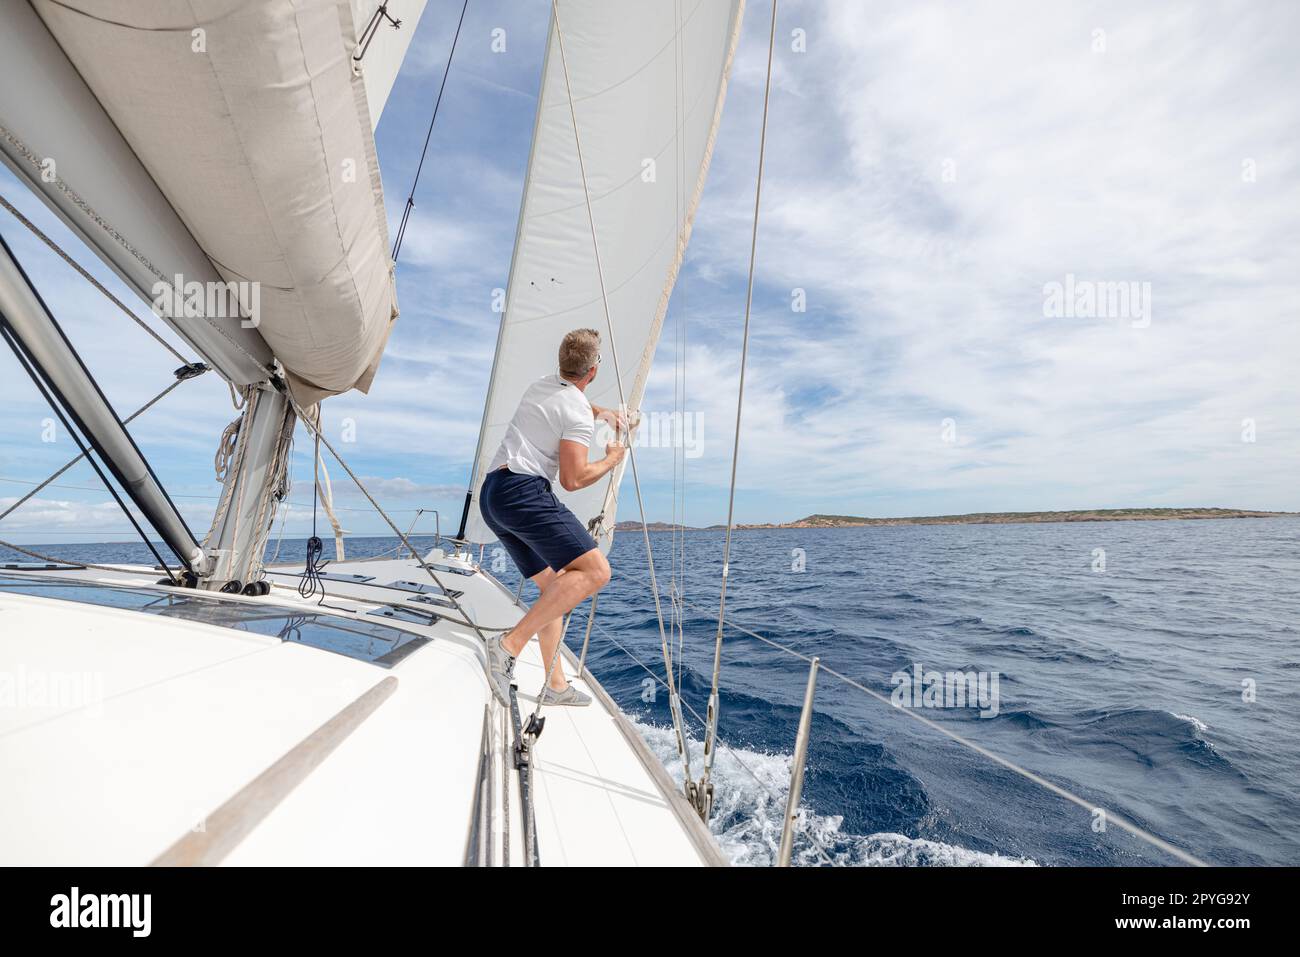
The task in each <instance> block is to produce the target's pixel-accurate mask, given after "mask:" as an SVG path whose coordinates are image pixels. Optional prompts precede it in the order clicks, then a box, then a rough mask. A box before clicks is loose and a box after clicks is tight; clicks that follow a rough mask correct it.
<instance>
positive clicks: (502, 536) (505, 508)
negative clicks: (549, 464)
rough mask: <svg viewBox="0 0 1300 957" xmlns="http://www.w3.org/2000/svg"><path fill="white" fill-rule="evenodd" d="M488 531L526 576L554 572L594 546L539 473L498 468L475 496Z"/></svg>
mask: <svg viewBox="0 0 1300 957" xmlns="http://www.w3.org/2000/svg"><path fill="white" fill-rule="evenodd" d="M478 495H479V497H478V510H479V514H481V515H482V516H483V521H484V522H486V523H487V527H488V528H490V529H492V531H493V532H495V533H496V536H497V538H498V539H499V540H500V542H501V544H502V545H503V546H504V547H505V550H506V551H507V552H509V553H510V557H511V558H513V559H514V561H515V564H516V565H518V566H519V571H520V572H522V573H523V576H524V577H525V578H532V577H533V576H534V575H536V574H537V573H538V572H540V571H542V569H544V568H547V567H550V568H553V569H555V570H556V571H557V572H558V571H559V570H560V569H562V568H565V567H566V566H568V565H569V563H570V562H572V561H573V560H574V559H575V558H578V557H579V556H581V555H585V554H586V553H587V552H589V551H591V550H592V549H593V548H595V547H596V540H595V539H594V538H592V537H591V535H590V534H589V533H588V532H587V530H586V529H585V528H583V527H582V522H580V521H579V520H578V516H576V515H574V514H573V513H572V512H571V511H569V510H568V509H567V508H566V507H565V506H564V505H563V504H562V503H561V502H560V500H559V499H558V498H556V497H555V493H554V492H552V491H551V483H550V482H548V481H547V480H546V479H544V478H542V477H541V476H540V475H520V474H518V473H517V472H511V471H510V470H509V469H496V470H494V471H493V472H492V474H490V475H489V476H488V477H487V478H486V479H485V480H484V481H483V487H482V488H481V489H480V490H479V493H478Z"/></svg>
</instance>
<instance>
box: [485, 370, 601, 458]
mask: <svg viewBox="0 0 1300 957" xmlns="http://www.w3.org/2000/svg"><path fill="white" fill-rule="evenodd" d="M595 430H596V426H595V421H594V419H593V417H592V413H591V403H590V402H589V401H588V400H587V396H586V395H585V394H584V393H583V391H582V390H581V389H579V388H578V387H577V386H576V385H574V384H573V383H572V382H568V381H566V380H565V379H564V378H563V377H562V376H560V375H559V374H558V373H552V374H551V375H548V376H543V377H542V378H540V379H538V380H537V381H536V382H534V383H533V384H532V385H530V386H529V387H528V391H526V392H525V393H524V397H523V398H522V399H520V400H519V408H518V409H516V410H515V415H514V418H512V419H511V420H510V425H509V426H507V428H506V434H505V437H504V438H503V439H502V440H501V447H500V448H498V449H497V454H496V455H494V456H492V464H491V465H489V466H488V472H489V473H491V472H495V471H496V470H497V469H499V468H500V467H501V466H503V465H505V466H508V467H509V468H510V471H512V472H517V473H519V474H520V475H540V476H541V477H542V478H544V479H547V480H549V481H551V482H558V481H559V479H560V440H561V439H568V440H569V441H570V442H578V443H580V444H582V445H585V446H590V445H591V437H592V435H593V434H595Z"/></svg>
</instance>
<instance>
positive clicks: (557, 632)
mask: <svg viewBox="0 0 1300 957" xmlns="http://www.w3.org/2000/svg"><path fill="white" fill-rule="evenodd" d="M559 574H560V575H563V574H564V572H560V573H559ZM556 577H557V575H556V572H555V571H554V570H552V569H550V568H543V569H542V570H541V571H540V572H538V573H537V574H536V575H534V576H533V579H532V581H533V584H534V585H536V586H537V590H538V591H539V592H542V591H545V590H546V589H547V588H548V587H550V584H551V582H553V581H554V580H555V578H556ZM563 637H564V617H563V616H561V617H559V618H554V619H552V620H551V621H548V622H547V623H546V624H544V625H542V627H541V628H539V629H538V631H537V643H538V645H540V646H541V651H542V668H543V669H546V668H550V669H551V672H550V678H549V680H548V681H547V684H549V685H550V686H551V689H552V690H554V691H563V690H564V689H565V688H567V687H568V686H569V682H568V681H567V680H566V679H565V677H564V664H563V662H561V661H560V659H559V658H558V657H555V652H556V651H557V650H558V648H559V645H560V639H561V638H563ZM525 644H527V642H525ZM507 650H509V649H507ZM519 650H520V651H522V650H523V648H522V646H521V647H520V649H519ZM553 657H554V658H555V664H554V666H552V665H551V659H552V658H553Z"/></svg>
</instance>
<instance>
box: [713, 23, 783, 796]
mask: <svg viewBox="0 0 1300 957" xmlns="http://www.w3.org/2000/svg"><path fill="white" fill-rule="evenodd" d="M776 6H777V0H772V25H771V28H770V32H769V34H768V41H767V78H766V80H765V81H764V84H763V125H762V129H761V131H760V132H759V137H758V177H757V179H756V180H755V183H754V221H753V225H752V227H751V228H750V234H749V281H748V284H747V288H746V292H745V326H744V332H743V334H742V337H741V343H740V383H739V386H738V388H737V390H736V433H735V435H734V436H733V437H732V446H731V487H730V490H729V491H728V493H727V537H726V540H725V542H724V543H723V546H722V589H721V593H720V595H719V597H718V631H717V635H716V637H715V639H714V643H713V682H712V685H711V687H710V691H709V708H708V711H709V727H708V730H707V732H706V735H705V739H704V773H703V776H702V777H701V778H700V788H701V790H707V788H708V784H709V774H710V772H711V771H712V770H713V741H714V739H715V738H716V737H717V734H718V705H719V703H720V702H719V698H718V677H719V672H720V670H721V668H722V623H723V619H724V618H725V615H726V609H727V577H728V573H729V571H730V569H731V532H732V529H733V528H734V527H735V508H736V462H737V460H738V459H739V457H740V414H741V410H742V409H743V408H744V405H745V364H746V360H747V359H748V358H749V314H750V309H751V307H752V306H753V304H754V259H755V256H756V253H757V251H758V210H759V201H760V200H761V199H762V196H763V160H764V158H765V155H766V152H767V107H768V101H769V99H770V98H771V94H772V54H773V51H774V50H775V49H776Z"/></svg>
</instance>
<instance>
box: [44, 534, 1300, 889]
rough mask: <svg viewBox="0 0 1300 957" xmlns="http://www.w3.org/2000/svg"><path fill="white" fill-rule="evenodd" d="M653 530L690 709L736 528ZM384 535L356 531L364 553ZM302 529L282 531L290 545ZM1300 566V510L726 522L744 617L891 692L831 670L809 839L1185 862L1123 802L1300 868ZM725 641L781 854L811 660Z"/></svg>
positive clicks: (596, 669)
mask: <svg viewBox="0 0 1300 957" xmlns="http://www.w3.org/2000/svg"><path fill="white" fill-rule="evenodd" d="M650 539H651V547H652V549H653V551H654V555H655V566H656V570H657V572H658V578H659V584H660V590H661V592H662V593H663V594H664V596H665V597H664V602H663V608H664V614H665V616H666V617H668V618H669V619H670V620H671V617H672V608H671V603H670V602H669V600H668V597H667V596H668V594H669V593H670V584H671V582H672V580H673V579H674V578H676V579H677V581H678V582H679V590H680V592H681V593H682V594H683V595H684V597H685V599H686V604H685V605H684V606H683V608H684V615H683V620H682V634H681V638H680V652H679V651H678V644H679V640H678V638H677V637H676V635H674V636H673V638H672V639H671V641H672V646H673V651H674V655H675V656H676V661H675V662H674V671H675V674H678V675H679V677H680V684H681V687H682V689H683V696H684V700H685V702H686V704H687V705H688V706H689V708H690V709H694V711H695V712H697V713H698V714H700V715H702V714H704V713H705V706H706V701H707V696H708V689H709V681H710V675H711V670H712V657H713V646H714V637H715V633H716V627H717V603H718V593H719V582H720V572H721V561H722V547H723V535H722V533H721V532H705V531H700V532H688V533H686V534H685V535H683V536H674V535H672V534H670V533H652V534H651V536H650ZM418 542H419V544H420V545H421V547H427V546H429V545H430V544H431V539H429V538H420V539H419V540H418ZM393 544H394V543H393V541H392V540H391V539H386V538H373V539H350V540H349V557H365V556H367V555H371V554H378V553H381V552H383V551H385V550H391V549H392V548H393ZM674 546H676V547H674ZM326 548H327V554H328V552H329V549H330V546H329V545H328V543H327V546H326ZM302 549H303V545H302V543H301V542H290V541H286V542H284V543H283V545H282V546H281V554H280V558H281V560H286V559H291V558H292V557H293V556H295V555H297V554H300V553H301V552H302ZM36 550H37V551H43V552H47V553H51V554H67V555H77V556H79V557H81V558H83V559H87V560H92V561H94V560H99V561H127V560H131V561H141V560H145V558H146V554H147V553H144V552H143V549H142V548H141V547H140V546H138V545H98V546H86V545H78V546H68V545H64V546H54V545H50V546H45V547H42V548H37V549H36ZM674 553H676V554H674ZM491 558H492V549H491V548H489V549H488V559H489V562H490V560H491ZM611 563H612V565H613V567H614V581H613V582H612V583H611V584H610V586H609V588H608V589H607V590H606V591H605V592H604V593H603V594H602V596H601V600H600V605H599V609H598V612H597V615H596V624H597V627H596V628H594V629H593V633H592V638H591V646H590V650H589V652H588V659H587V660H588V665H589V667H590V668H591V670H592V671H593V673H594V674H595V675H596V676H597V677H598V678H599V679H600V680H601V682H602V683H603V684H604V685H605V687H606V688H607V689H608V690H609V692H610V693H611V694H612V695H613V697H614V698H615V699H616V700H617V701H618V703H619V704H620V705H621V706H622V707H623V709H624V710H625V711H626V712H627V713H628V714H629V715H631V716H632V717H633V718H634V720H635V721H636V722H637V723H638V725H639V726H640V728H641V731H642V733H643V734H644V735H645V737H646V739H647V740H648V741H649V742H650V744H651V746H652V747H653V748H654V750H655V751H656V752H657V753H658V754H659V755H660V756H661V757H662V758H663V760H664V762H665V764H666V765H667V766H668V767H669V769H670V771H672V772H673V773H674V774H676V775H677V777H678V778H679V779H680V777H681V763H680V761H679V759H678V757H677V752H676V746H675V744H674V737H673V734H672V731H671V717H670V713H669V708H668V695H667V693H666V692H665V690H664V688H663V686H662V685H661V684H660V683H659V680H657V679H662V678H663V673H664V665H663V655H662V649H661V643H660V637H659V629H658V624H657V619H656V615H655V610H654V603H653V600H652V597H651V592H650V589H649V587H648V584H647V582H648V578H649V575H648V565H647V560H646V552H645V546H644V542H643V538H642V535H641V533H640V532H622V533H620V534H619V536H618V537H617V539H616V542H615V546H614V550H613V553H612V555H611ZM510 572H511V573H512V572H513V569H510ZM500 577H502V578H503V579H505V580H507V581H508V582H510V583H511V584H512V585H513V583H514V582H515V581H517V579H516V578H514V577H513V575H512V574H503V575H502V576H500ZM1297 582H1300V521H1297V520H1292V519H1222V520H1201V521H1154V522H1089V523H1073V524H1042V525H949V526H943V525H930V526H898V527H878V528H857V529H816V530H796V529H773V530H747V531H740V532H737V533H735V535H734V536H733V541H732V557H731V581H730V584H729V586H728V599H727V613H728V614H727V617H728V620H729V621H733V622H735V623H736V624H738V625H742V626H744V627H746V628H748V629H750V630H752V631H754V632H757V633H758V634H760V635H762V636H764V637H765V638H768V639H770V640H771V641H772V642H775V643H777V644H779V645H781V646H784V647H786V648H789V649H791V650H793V651H795V652H798V653H799V654H800V655H804V656H818V657H819V658H820V659H821V662H822V664H823V665H824V666H825V667H826V668H829V669H833V670H834V671H836V672H838V673H840V674H841V675H843V676H845V677H847V678H851V679H852V680H854V681H856V682H858V683H860V684H862V685H864V686H866V687H867V688H870V689H873V690H875V691H876V692H877V693H878V694H879V695H880V696H883V697H884V698H886V699H889V700H887V701H883V702H882V701H881V700H878V699H877V698H873V697H871V696H868V695H866V694H864V693H863V692H861V691H860V690H858V689H856V688H854V687H852V686H851V685H849V684H847V683H845V682H844V681H841V680H839V679H838V678H836V677H835V676H833V675H831V674H829V673H827V672H825V671H823V672H822V674H821V676H820V678H819V681H818V685H817V693H816V699H815V701H816V711H815V715H814V718H813V723H812V736H811V743H810V747H809V753H808V765H807V774H806V777H805V784H804V788H803V797H802V802H801V805H800V810H799V817H798V824H797V828H796V844H795V858H796V862H797V863H801V864H808V865H817V864H834V865H849V866H853V865H900V864H901V865H1137V864H1169V863H1176V861H1175V860H1174V859H1173V858H1172V857H1170V856H1169V855H1168V854H1167V853H1165V852H1164V851H1162V850H1160V849H1158V848H1155V847H1152V846H1150V845H1149V844H1147V843H1145V842H1143V841H1142V840H1140V839H1138V838H1136V837H1134V836H1132V835H1130V834H1128V833H1127V832H1126V831H1124V830H1123V829H1121V828H1120V827H1119V826H1117V825H1116V824H1114V823H1113V821H1112V818H1113V816H1114V815H1119V816H1120V817H1122V818H1124V819H1126V820H1128V821H1130V822H1132V823H1134V824H1136V825H1137V826H1138V827H1140V828H1142V829H1144V830H1145V831H1148V832H1150V833H1151V834H1153V835H1155V836H1157V837H1159V838H1161V839H1163V840H1164V841H1167V842H1169V843H1170V844H1172V845H1174V846H1176V847H1178V848H1180V849H1182V850H1184V851H1185V852H1187V853H1189V854H1191V855H1193V856H1195V857H1197V858H1199V859H1201V860H1203V861H1206V862H1209V863H1212V864H1229V865H1258V864H1268V865H1277V864H1291V865H1294V864H1300V717H1298V716H1297V710H1298V709H1300V694H1297V690H1298V686H1300V588H1298V587H1297ZM528 588H529V589H530V590H531V588H532V586H531V585H529V586H528ZM527 596H528V592H527V591H526V592H525V597H527ZM584 607H585V606H584ZM584 619H585V612H584V611H580V612H579V613H578V614H576V615H575V616H574V619H573V622H572V624H571V627H570V631H569V634H568V638H567V640H568V642H569V644H570V645H571V646H572V647H573V648H574V649H575V650H577V649H579V648H580V646H581V643H582V638H583V630H584V629H583V626H584V624H585V620H584ZM724 636H725V641H724V645H723V654H722V679H721V688H722V690H721V711H720V714H721V720H720V729H721V737H722V740H723V741H724V742H725V747H724V748H723V749H722V750H721V751H720V752H719V755H718V758H717V764H716V767H715V772H714V781H715V785H716V796H715V813H714V816H713V819H712V822H711V826H712V828H713V830H714V833H715V834H716V836H717V838H718V840H719V842H720V844H721V845H722V847H723V849H724V850H725V852H726V853H727V854H728V855H729V856H730V857H731V859H732V860H733V861H734V862H736V863H738V864H768V863H771V862H772V861H773V860H774V859H775V855H776V848H777V846H778V844H779V841H780V828H781V820H782V815H783V813H784V807H785V800H786V794H787V789H788V786H789V777H790V768H791V761H792V752H793V748H794V743H795V737H796V729H797V725H798V720H799V712H800V706H801V703H802V700H803V694H804V688H805V684H806V681H807V677H808V666H807V664H806V662H805V661H803V660H801V659H799V658H796V657H793V656H790V655H787V654H785V653H784V652H783V651H781V650H779V649H777V648H773V647H772V646H770V645H768V644H765V643H763V642H761V641H759V640H757V639H756V638H754V637H752V636H750V635H747V634H745V633H743V632H741V631H739V630H736V629H733V628H728V629H726V631H725V632H724ZM932 673H938V674H939V675H940V678H941V680H940V682H939V687H940V689H942V687H943V680H942V679H943V676H947V675H952V674H960V675H963V676H965V675H969V676H972V677H973V678H976V677H977V678H978V679H979V680H980V681H983V684H982V685H979V684H978V681H977V682H976V684H974V685H971V686H970V687H981V688H982V689H983V690H984V691H985V692H986V694H985V695H984V697H982V698H981V697H979V696H978V695H972V696H971V699H968V700H966V701H965V702H961V701H959V700H954V699H953V696H952V695H951V694H950V695H948V696H947V697H946V698H945V696H944V695H943V694H941V693H940V694H934V695H932V696H930V697H929V698H927V696H925V695H923V694H921V693H920V688H922V687H924V686H925V676H926V675H929V674H932ZM918 676H919V677H921V678H922V681H920V682H917V683H916V687H917V689H918V690H917V694H916V695H915V700H913V699H912V698H911V697H910V696H909V697H907V698H903V697H902V691H903V690H906V689H907V688H908V687H909V685H907V684H906V683H904V682H903V681H902V680H901V679H902V678H903V677H909V678H914V677H918ZM995 679H996V681H995ZM995 691H996V693H994V692H995ZM899 705H902V706H899ZM917 715H919V716H921V717H924V718H926V719H927V720H930V721H934V722H936V723H938V724H939V725H940V726H941V727H944V728H947V729H949V730H951V731H954V732H956V733H957V734H959V735H960V736H961V737H963V738H966V739H967V740H969V741H971V742H973V743H975V744H977V745H979V746H980V747H982V748H984V749H986V750H987V751H989V752H992V753H994V754H996V755H998V756H1000V757H1002V758H1003V759H1005V760H1007V761H1009V762H1012V763H1014V764H1016V765H1018V766H1020V767H1022V768H1025V769H1027V770H1029V771H1031V772H1033V773H1034V774H1036V775H1039V776H1041V777H1042V778H1044V779H1046V780H1047V781H1050V782H1052V783H1053V784H1055V785H1057V786H1059V787H1061V788H1063V789H1065V790H1067V791H1069V792H1071V793H1072V794H1074V795H1077V796H1079V797H1081V798H1082V799H1083V800H1084V802H1085V803H1086V805H1087V807H1080V806H1078V805H1076V804H1074V803H1071V802H1070V801H1068V800H1066V799H1064V798H1062V797H1060V796H1058V795H1056V794H1053V793H1052V792H1050V791H1048V790H1047V789H1045V788H1043V787H1042V786H1041V785H1039V784H1036V783H1034V782H1032V781H1029V780H1026V779H1025V778H1023V777H1021V776H1020V775H1019V774H1017V773H1015V772H1014V771H1011V770H1009V769H1007V768H1005V767H1003V766H1001V765H999V764H997V763H996V762H994V761H992V760H990V759H989V758H988V757H985V756H984V755H982V754H979V753H977V752H975V751H973V750H971V749H968V748H966V747H964V746H963V745H961V744H959V743H957V742H954V741H952V740H950V739H948V738H947V737H945V736H944V735H942V734H940V733H939V732H937V731H935V730H934V729H933V728H931V727H928V726H926V725H924V724H922V723H921V722H919V721H917V720H914V717H915V716H917ZM687 724H688V727H689V731H690V736H691V739H692V746H693V750H692V754H691V761H692V768H693V770H694V771H695V772H696V774H698V771H699V768H700V761H701V743H702V738H703V734H702V726H701V722H700V721H699V720H698V719H697V718H696V717H694V716H692V715H691V714H690V712H689V710H688V712H687ZM541 746H542V747H545V739H544V738H543V742H542V745H541Z"/></svg>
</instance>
